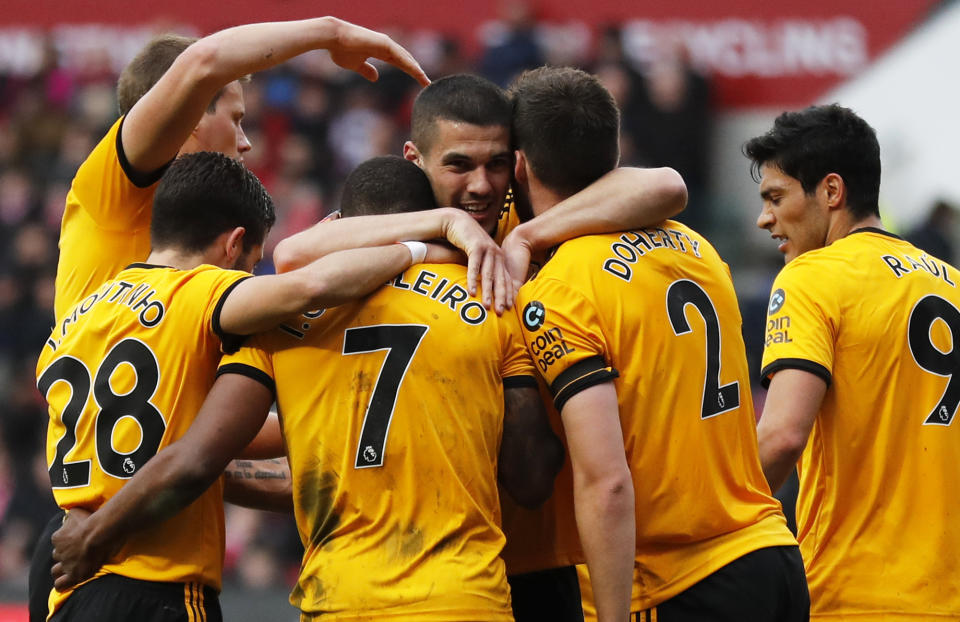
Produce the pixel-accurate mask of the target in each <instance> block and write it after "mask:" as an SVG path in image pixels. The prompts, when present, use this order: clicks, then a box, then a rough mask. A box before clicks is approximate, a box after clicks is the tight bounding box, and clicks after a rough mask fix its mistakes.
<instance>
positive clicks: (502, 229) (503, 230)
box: [493, 189, 520, 244]
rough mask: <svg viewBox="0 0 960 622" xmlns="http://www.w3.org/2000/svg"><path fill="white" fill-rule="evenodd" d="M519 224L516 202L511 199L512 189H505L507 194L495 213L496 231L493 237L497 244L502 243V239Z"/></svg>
mask: <svg viewBox="0 0 960 622" xmlns="http://www.w3.org/2000/svg"><path fill="white" fill-rule="evenodd" d="M519 224H520V214H518V213H517V204H516V202H515V201H514V200H513V189H509V190H507V196H506V198H505V199H504V201H503V206H502V207H501V208H500V213H499V214H498V215H497V232H496V234H495V235H494V236H493V239H494V240H495V241H496V242H497V244H503V239H504V238H505V237H507V234H508V233H510V232H511V231H513V230H514V229H515V228H516V226H517V225H519Z"/></svg>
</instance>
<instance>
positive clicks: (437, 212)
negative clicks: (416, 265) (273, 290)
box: [273, 208, 455, 273]
mask: <svg viewBox="0 0 960 622" xmlns="http://www.w3.org/2000/svg"><path fill="white" fill-rule="evenodd" d="M454 211H455V210H454V208H441V209H433V210H425V211H422V212H412V213H406V214H389V215H384V216H355V217H353V218H339V219H337V220H332V221H328V222H321V223H318V224H316V225H314V226H312V227H310V228H309V229H306V230H304V231H301V232H300V233H297V234H294V235H292V236H290V237H288V238H285V239H283V240H281V241H280V243H279V244H277V247H276V249H275V250H274V253H273V262H274V265H275V266H276V268H277V272H279V273H284V272H290V271H292V270H295V269H297V268H302V267H304V266H306V265H308V264H310V263H311V262H314V261H316V260H317V259H320V258H322V257H325V256H327V255H329V254H330V253H334V252H337V251H345V250H349V249H357V248H369V247H372V246H385V245H388V244H394V243H396V242H402V241H405V240H421V241H425V240H434V239H438V238H442V237H445V228H446V224H447V222H448V220H449V219H450V218H451V217H453V216H455V213H454Z"/></svg>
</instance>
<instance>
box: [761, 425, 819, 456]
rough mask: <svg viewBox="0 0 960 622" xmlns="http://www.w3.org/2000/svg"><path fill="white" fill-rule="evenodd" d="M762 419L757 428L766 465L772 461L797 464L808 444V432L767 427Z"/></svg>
mask: <svg viewBox="0 0 960 622" xmlns="http://www.w3.org/2000/svg"><path fill="white" fill-rule="evenodd" d="M762 421H763V420H762V419H761V426H760V427H759V428H758V430H757V442H758V444H759V447H760V456H761V458H762V461H763V463H764V466H766V465H767V464H771V463H779V464H787V463H789V464H791V465H792V464H796V462H797V460H799V459H800V454H802V453H803V450H804V448H805V447H806V446H807V434H804V433H801V432H799V431H796V430H787V429H779V430H776V429H773V430H771V429H765V427H764V426H763V425H762Z"/></svg>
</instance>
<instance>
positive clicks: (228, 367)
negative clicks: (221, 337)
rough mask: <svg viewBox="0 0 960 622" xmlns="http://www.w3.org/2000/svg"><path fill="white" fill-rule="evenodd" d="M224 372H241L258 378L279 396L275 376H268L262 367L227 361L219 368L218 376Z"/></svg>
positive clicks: (248, 376) (274, 394) (271, 391)
mask: <svg viewBox="0 0 960 622" xmlns="http://www.w3.org/2000/svg"><path fill="white" fill-rule="evenodd" d="M223 374H240V375H241V376H246V377H247V378H252V379H253V380H256V381H257V382H259V383H260V384H262V385H263V386H265V387H267V388H268V389H270V393H272V394H273V397H274V398H276V397H277V384H276V383H275V382H274V381H273V378H271V377H270V376H268V375H267V374H266V373H264V371H263V370H262V369H257V368H256V367H253V366H251V365H247V364H245V363H227V364H225V365H221V366H220V368H219V369H218V370H217V378H219V377H220V376H222V375H223Z"/></svg>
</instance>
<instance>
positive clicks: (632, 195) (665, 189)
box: [503, 167, 687, 283]
mask: <svg viewBox="0 0 960 622" xmlns="http://www.w3.org/2000/svg"><path fill="white" fill-rule="evenodd" d="M686 205H687V186H686V184H685V183H684V182H683V178H682V177H680V174H679V173H677V172H676V171H675V170H673V169H671V168H633V167H620V168H617V169H614V170H612V171H610V172H609V173H607V174H606V175H604V176H603V177H601V178H600V179H598V180H597V181H595V182H593V183H592V184H590V185H589V186H587V187H586V188H584V189H583V190H581V191H580V192H578V193H577V194H575V195H573V196H571V197H569V198H567V199H565V200H563V201H561V202H560V203H557V204H556V205H555V206H553V207H552V208H550V209H549V210H547V211H546V212H544V213H542V214H540V215H539V216H537V217H536V218H534V219H533V220H530V221H528V222H526V223H523V224H520V225H519V226H517V227H516V228H515V229H514V230H513V231H512V232H510V234H509V235H508V236H507V237H506V239H504V241H503V249H504V251H505V253H506V256H507V267H508V269H509V271H510V274H511V276H512V277H513V278H514V279H515V280H518V281H519V282H521V283H522V282H523V281H525V280H526V278H527V269H528V267H529V263H530V255H531V253H536V252H538V251H545V250H547V249H549V248H552V247H554V246H556V245H557V244H560V243H562V242H565V241H567V240H570V239H572V238H575V237H579V236H582V235H593V234H597V233H612V232H614V231H626V230H627V229H634V228H638V227H646V226H650V225H654V224H656V223H658V222H660V221H662V220H664V219H666V218H670V217H672V216H676V215H677V214H679V213H680V212H681V211H683V208H684V207H686Z"/></svg>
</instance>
